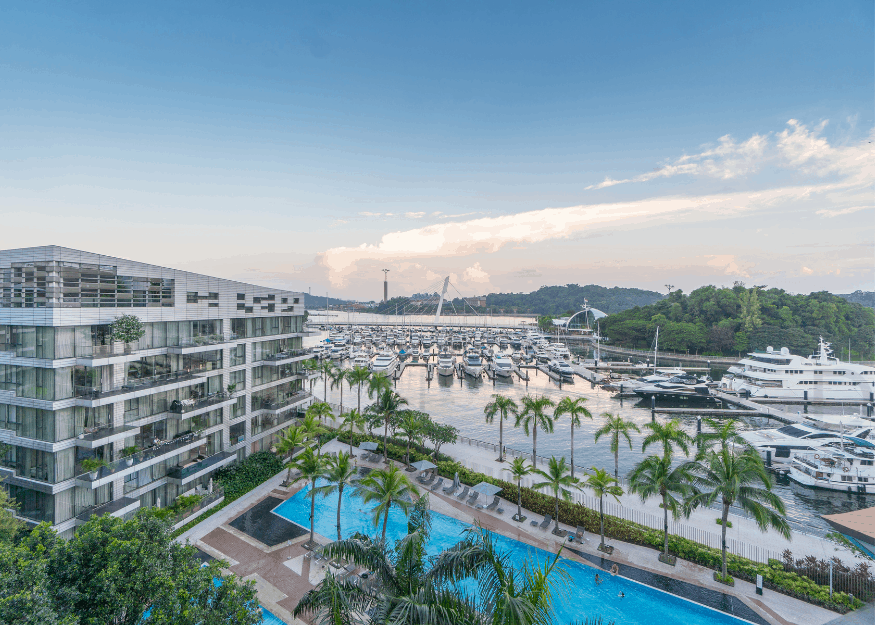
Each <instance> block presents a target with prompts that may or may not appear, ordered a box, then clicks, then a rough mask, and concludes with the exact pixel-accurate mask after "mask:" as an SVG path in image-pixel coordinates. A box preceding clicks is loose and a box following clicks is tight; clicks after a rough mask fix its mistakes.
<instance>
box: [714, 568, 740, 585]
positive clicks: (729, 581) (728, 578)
mask: <svg viewBox="0 0 875 625" xmlns="http://www.w3.org/2000/svg"><path fill="white" fill-rule="evenodd" d="M714 581H715V582H720V583H721V584H726V585H727V586H735V580H734V579H732V575H727V576H726V577H723V575H721V574H720V573H718V572H717V571H714Z"/></svg>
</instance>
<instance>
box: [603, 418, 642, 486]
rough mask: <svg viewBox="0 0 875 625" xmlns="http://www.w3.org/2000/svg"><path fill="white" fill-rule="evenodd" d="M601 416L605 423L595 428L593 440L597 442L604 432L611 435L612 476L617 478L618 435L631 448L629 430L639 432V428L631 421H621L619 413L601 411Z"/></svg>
mask: <svg viewBox="0 0 875 625" xmlns="http://www.w3.org/2000/svg"><path fill="white" fill-rule="evenodd" d="M602 416H603V417H604V418H605V424H604V425H603V426H602V427H600V428H599V429H598V430H596V433H595V442H596V443H597V442H599V439H600V438H601V437H602V436H604V435H605V434H610V435H611V452H612V453H613V454H614V477H615V478H617V479H619V477H620V437H621V436H622V437H624V438H625V439H626V442H627V443H629V449H632V439H631V438H630V437H629V432H631V431H632V430H635V431H636V432H640V431H641V430H639V429H638V426H637V425H635V424H634V423H632V422H631V421H623V417H621V416H620V415H617V416H616V417H615V416H614V415H612V414H611V413H610V412H604V413H602Z"/></svg>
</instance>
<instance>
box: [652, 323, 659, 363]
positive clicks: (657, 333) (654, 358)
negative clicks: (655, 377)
mask: <svg viewBox="0 0 875 625" xmlns="http://www.w3.org/2000/svg"><path fill="white" fill-rule="evenodd" d="M658 349H659V326H656V341H655V342H654V344H653V373H654V374H655V373H656V351H657V350H658Z"/></svg>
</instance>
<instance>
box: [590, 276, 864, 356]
mask: <svg viewBox="0 0 875 625" xmlns="http://www.w3.org/2000/svg"><path fill="white" fill-rule="evenodd" d="M657 326H659V328H660V330H659V346H660V348H661V349H666V350H670V351H677V352H690V353H704V354H712V355H727V356H729V355H737V354H739V353H740V352H745V351H748V350H755V349H756V350H760V349H765V348H766V347H767V346H769V345H771V346H773V347H775V348H776V349H777V348H780V347H789V348H790V350H791V351H792V352H793V353H796V354H802V355H808V354H810V353H813V352H814V351H815V349H816V346H817V340H818V337H819V336H823V338H824V339H825V340H827V341H830V342H831V343H832V344H833V348H834V349H835V351H836V354H837V355H840V356H842V357H843V359H847V355H848V340H849V339H850V341H851V350H852V357H853V358H854V359H855V360H860V359H862V360H871V359H872V358H873V351H875V350H873V347H875V346H873V342H875V311H873V310H872V309H871V308H866V307H865V306H862V305H861V304H857V303H853V302H849V301H847V300H846V299H844V298H843V297H840V296H838V295H832V294H830V293H827V292H825V291H824V292H820V293H811V294H810V295H791V294H789V293H786V292H785V291H783V290H782V289H768V290H761V289H759V288H758V287H754V288H750V289H749V288H746V287H745V286H744V285H742V284H736V286H734V287H732V288H718V287H715V286H705V287H702V288H699V289H696V290H695V291H693V292H692V293H690V294H689V295H684V294H683V293H682V292H681V291H680V290H678V291H674V292H673V293H671V295H669V296H668V297H665V298H664V299H662V300H660V301H659V302H656V303H655V304H651V305H649V306H641V307H635V308H632V309H629V310H625V311H623V312H620V313H618V314H614V315H611V316H610V317H607V318H606V319H603V320H602V322H601V330H602V334H603V335H604V336H606V337H607V338H608V339H609V340H610V343H611V344H613V345H619V346H622V347H632V348H638V349H649V348H650V347H651V346H652V344H653V337H654V335H655V333H656V327H657Z"/></svg>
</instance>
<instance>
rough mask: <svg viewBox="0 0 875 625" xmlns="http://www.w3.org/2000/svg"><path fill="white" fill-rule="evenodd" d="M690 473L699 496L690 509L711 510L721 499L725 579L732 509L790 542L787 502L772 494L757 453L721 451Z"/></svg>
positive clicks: (694, 465)
mask: <svg viewBox="0 0 875 625" xmlns="http://www.w3.org/2000/svg"><path fill="white" fill-rule="evenodd" d="M690 471H691V473H693V475H695V476H696V479H695V481H694V484H695V486H696V487H697V489H698V490H699V492H697V493H696V494H694V495H693V496H692V497H690V498H689V499H688V500H687V502H686V505H687V507H688V509H692V508H693V507H695V506H698V505H703V506H710V505H711V504H712V503H714V502H715V501H716V500H717V499H718V498H720V500H721V503H722V504H723V515H722V517H721V521H722V524H723V531H722V534H723V543H722V552H723V569H722V570H723V578H724V579H725V578H726V577H727V573H726V521H727V517H728V516H729V507H730V506H731V505H733V504H736V505H737V506H739V507H740V508H741V509H742V510H744V511H746V512H748V513H749V514H750V515H751V516H752V517H753V518H754V520H756V522H757V526H758V527H759V528H760V531H763V532H766V531H768V529H769V528H770V527H772V528H774V529H776V530H778V532H779V533H780V534H781V535H782V536H784V537H785V538H790V526H789V524H788V523H787V519H785V518H784V514H785V510H784V502H783V501H781V499H780V498H779V497H778V496H777V495H776V494H775V493H774V492H772V479H771V477H770V476H769V474H768V473H767V472H766V468H765V466H763V460H762V458H760V456H759V454H758V453H757V452H756V450H754V449H751V448H749V447H746V448H745V449H744V450H743V451H741V453H733V450H732V449H731V448H729V447H721V448H720V449H719V450H717V451H709V452H707V453H706V454H705V456H704V458H702V460H697V461H696V462H694V463H692V466H691V469H690ZM757 484H761V485H762V487H760V486H757Z"/></svg>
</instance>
